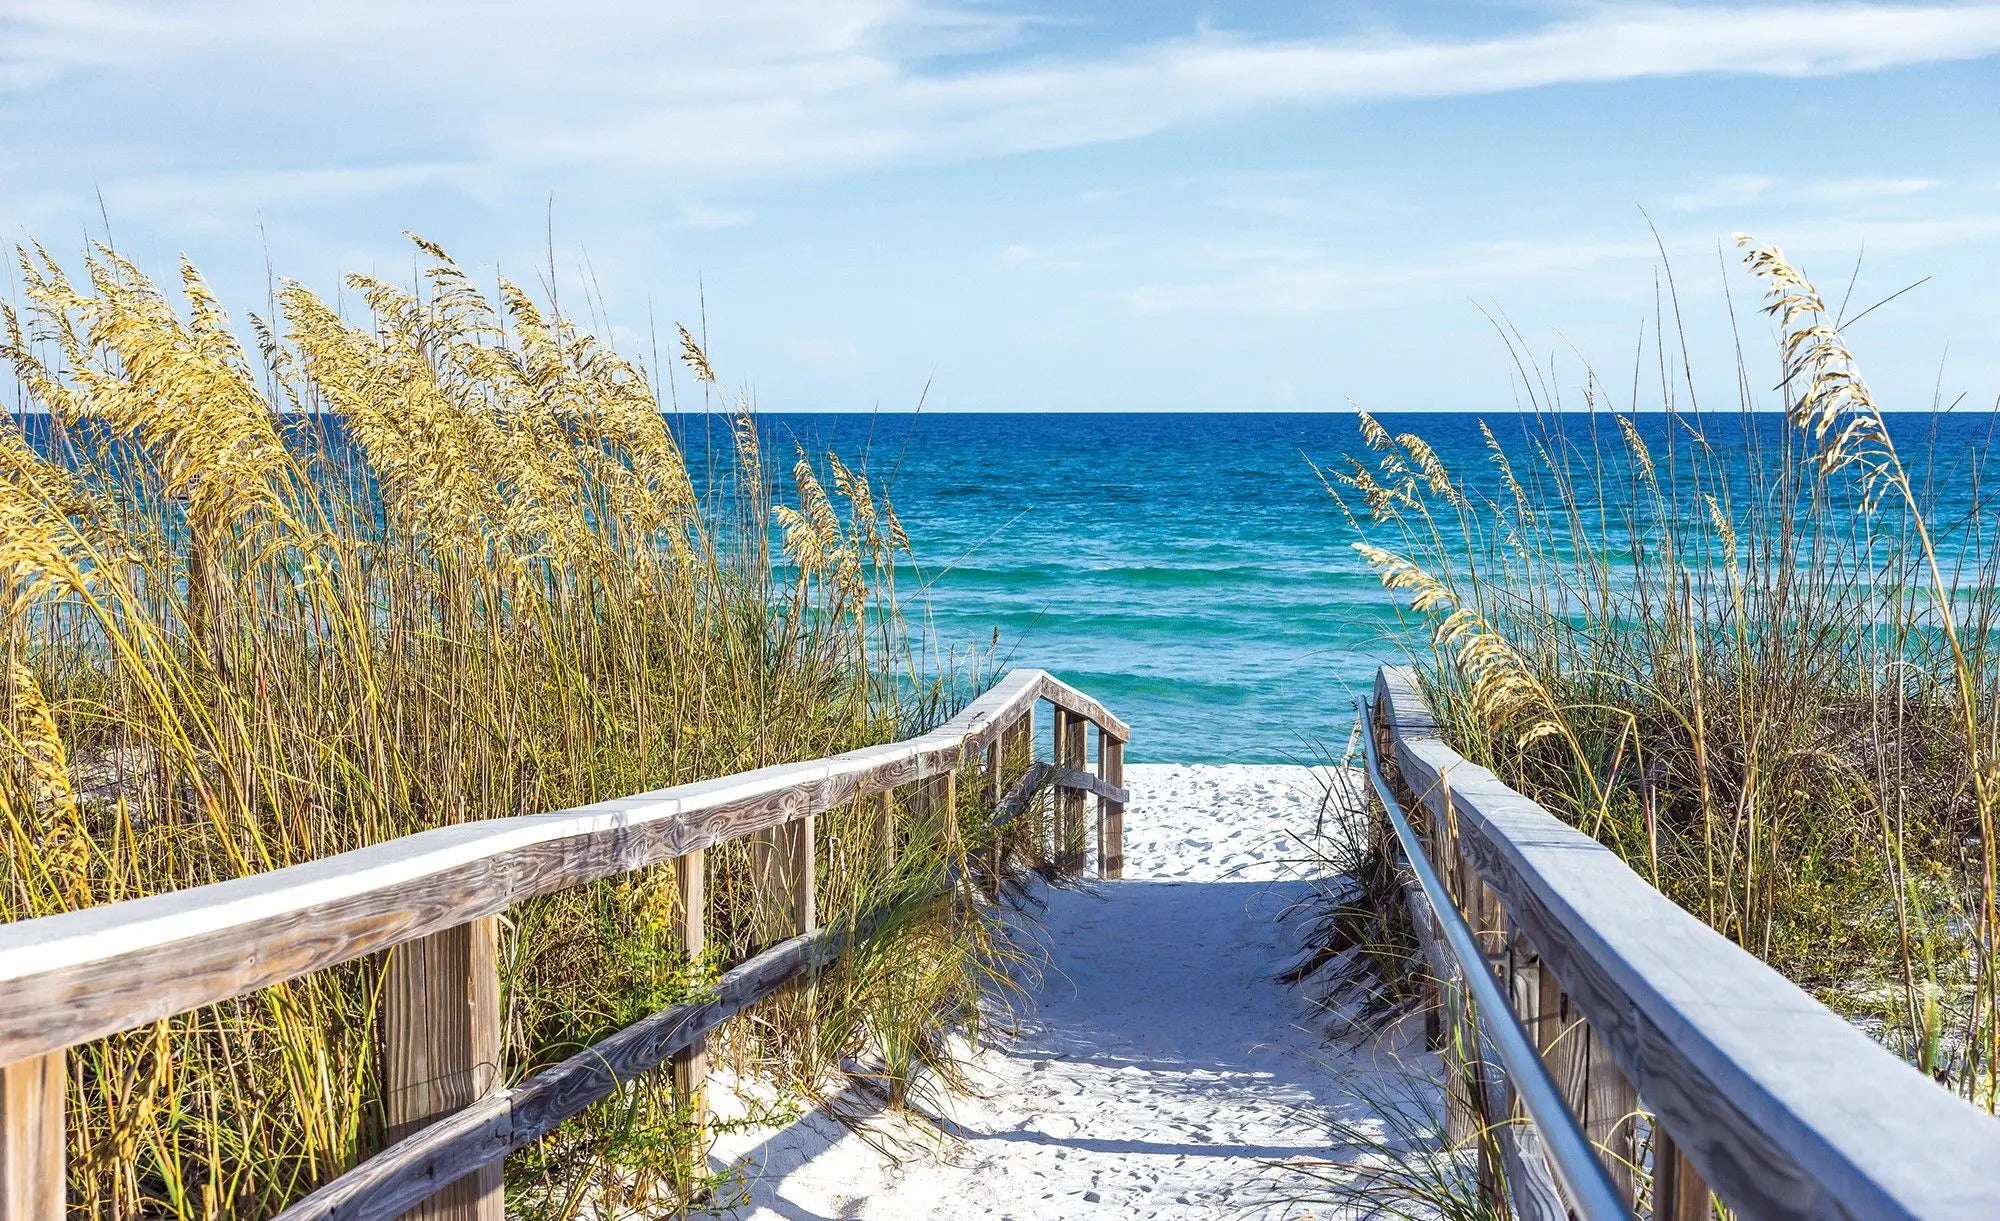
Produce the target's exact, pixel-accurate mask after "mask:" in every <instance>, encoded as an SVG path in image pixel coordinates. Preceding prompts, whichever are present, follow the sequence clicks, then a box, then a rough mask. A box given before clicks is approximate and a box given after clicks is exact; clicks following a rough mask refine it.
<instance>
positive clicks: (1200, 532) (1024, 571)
mask: <svg viewBox="0 0 2000 1221" xmlns="http://www.w3.org/2000/svg"><path fill="white" fill-rule="evenodd" d="M1485 418H1486V420H1487V421H1488V423H1489V424H1490V425H1491V426H1492V428H1493V430H1494V432H1495V433H1496V435H1498V436H1499V437H1500V438H1501V441H1502V444H1503V446H1505V447H1506V448H1507V449H1508V450H1510V451H1514V452H1515V454H1516V458H1517V460H1518V461H1520V462H1521V464H1522V466H1523V467H1524V468H1525V466H1526V461H1525V460H1526V458H1527V456H1528V453H1529V451H1530V449H1531V447H1532V446H1533V445H1535V444H1536V443H1537V442H1538V440H1542V441H1545V438H1546V433H1545V432H1544V429H1545V428H1546V427H1547V423H1546V421H1545V420H1544V421H1536V420H1526V419H1523V418H1522V417H1519V416H1512V415H1508V414H1506V413H1501V414H1498V415H1489V416H1486V417H1485ZM1478 419H1479V418H1478V417H1474V416H1470V415H1445V414H1424V415H1406V416H1384V417H1382V422H1383V423H1384V424H1385V425H1386V426H1387V427H1388V428H1389V429H1390V430H1391V431H1392V432H1400V431H1403V430H1405V429H1409V430H1412V431H1415V432H1417V433H1418V434H1419V435H1421V436H1423V437H1424V438H1425V439H1426V440H1427V441H1428V442H1429V443H1430V444H1431V445H1432V446H1433V447H1434V448H1435V449H1436V450H1437V451H1438V453H1439V455H1440V456H1441V457H1442V459H1443V460H1444V461H1445V463H1446V465H1447V466H1449V467H1450V468H1451V469H1452V470H1453V472H1454V473H1455V474H1457V475H1459V476H1461V477H1464V478H1467V479H1469V480H1471V481H1474V482H1476V483H1490V482H1492V481H1493V480H1494V479H1496V478H1497V476H1496V474H1495V469H1494V467H1493V464H1492V462H1491V461H1490V456H1489V454H1488V452H1487V450H1486V448H1485V444H1484V441H1483V439H1482V437H1481V435H1480V433H1479V430H1478ZM1992 423H1993V422H1992V419H1991V417H1989V416H1987V415H1985V414H1983V413H1981V414H1972V415H1967V416H1963V417H1956V416H1947V417H1942V423H1941V424H1938V423H1935V422H1934V421H1933V417H1931V416H1929V415H1923V416H1911V417H1902V418H1900V419H1899V421H1898V423H1897V425H1896V429H1895V431H1896V433H1897V434H1898V436H1899V438H1900V439H1901V440H1902V441H1903V442H1904V443H1905V445H1906V448H1907V449H1909V450H1912V451H1916V450H1925V451H1928V449H1929V444H1930V441H1931V439H1932V435H1931V434H1932V431H1933V429H1935V428H1942V429H1943V430H1944V431H1943V433H1942V434H1941V435H1940V439H1941V440H1942V441H1943V442H1944V444H1942V445H1940V446H1939V447H1938V449H1939V452H1940V453H1943V454H1947V455H1949V454H1963V453H1965V452H1967V451H1968V450H1969V449H1971V448H1973V447H1975V446H1978V445H1979V443H1980V442H1981V441H1982V440H1983V438H1984V437H1985V435H1986V433H1987V431H1988V430H1989V429H1990V428H1991V427H1992ZM760 426H761V430H762V431H763V432H764V434H765V435H766V438H767V454H769V455H771V457H770V458H769V459H767V461H771V462H772V464H773V465H776V464H777V463H776V459H777V457H778V456H779V455H783V456H785V457H786V458H789V457H790V456H791V454H792V448H791V445H792V442H793V441H794V440H796V441H797V442H798V443H800V444H802V445H803V446H804V447H805V449H806V450H807V451H808V452H813V451H823V450H826V449H828V448H831V449H833V450H835V451H837V452H839V453H841V454H843V455H844V456H846V457H847V458H848V459H850V460H852V461H862V460H865V462H866V464H867V468H868V471H869V473H870V475H871V476H872V477H873V478H874V479H875V480H876V481H877V483H878V484H879V485H880V486H883V487H885V488H886V489H887V491H888V494H889V496H890V498H891V500H892V501H893V503H894V505H895V506H896V510H897V512H898V514H899V516H900V517H901V519H902V521H903V523H904V525H905V527H906V528H907V530H908V532H909V534H910V536H911V540H912V545H913V549H914V551H915V555H916V560H917V563H916V565H915V567H914V570H913V572H912V574H911V575H912V576H915V577H918V578H919V580H920V582H921V589H922V591H923V594H924V598H923V599H922V600H921V601H915V600H913V601H912V604H911V609H912V611H913V612H915V611H917V610H919V609H923V608H925V607H926V605H927V610H928V614H929V616H930V620H931V624H930V627H931V632H930V636H931V639H932V640H933V641H935V642H937V643H938V644H939V645H940V646H942V647H944V648H947V649H949V648H952V647H957V648H959V649H961V650H966V649H977V650H980V651H981V652H982V653H983V652H984V651H985V650H986V649H987V648H988V647H989V646H990V645H991V644H992V642H993V641H994V639H995V636H996V634H997V637H998V650H997V655H996V656H997V660H998V661H999V662H1000V663H1001V664H1003V665H1015V666H1035V667H1040V668H1043V669H1047V670H1050V671H1052V672H1054V673H1056V674H1058V675H1060V676H1062V677H1063V678H1065V679H1067V680H1069V681H1070V682H1072V683H1075V684H1076V685H1078V686H1080V687H1082V688H1084V689H1085V690H1087V691H1089V692H1091V693H1092V694H1094V695H1096V696H1098V697H1099V698H1101V699H1103V700H1104V701H1105V702H1106V703H1107V704H1108V705H1109V706H1110V707H1111V708H1113V709H1114V710H1115V711H1117V712H1118V713H1119V715H1121V716H1122V717H1124V718H1125V719H1126V720H1127V721H1129V722H1130V723H1131V725H1132V730H1133V740H1132V743H1131V745H1130V748H1129V755H1128V757H1129V758H1132V759H1134V760H1150V761H1173V762H1219V761H1244V762H1251V761H1261V762H1285V761H1316V760H1319V759H1321V758H1324V757H1326V756H1327V755H1328V754H1329V753H1333V754H1337V753H1338V752H1339V751H1340V750H1341V749H1342V748H1343V747H1344V745H1345V742H1346V737H1347V732H1348V728H1349V726H1350V725H1351V724H1352V706H1353V698H1354V695H1355V694H1356V693H1357V692H1359V691H1362V690H1364V689H1366V687H1367V685H1368V684H1369V683H1371V682H1372V680H1373V675H1374V670H1375V667H1376V666H1378V665H1380V664H1381V663H1383V662H1384V661H1388V660H1393V659H1395V658H1397V657H1398V656H1400V654H1401V652H1402V646H1401V636H1400V634H1399V626H1398V618H1397V615H1396V612H1395V609H1394V607H1395V603H1394V602H1393V601H1392V600H1391V598H1390V595H1389V594H1388V593H1387V592H1386V591H1384V590H1383V589H1382V587H1381V585H1380V583H1379V581H1378V580H1377V578H1376V576H1375V575H1374V573H1373V572H1372V571H1371V570H1370V569H1368V567H1367V566H1366V565H1365V564H1364V563H1363V562H1362V560H1361V559H1360V557H1359V556H1357V555H1356V554H1355V553H1354V551H1353V550H1352V548H1351V546H1350V544H1351V543H1352V542H1353V541H1354V537H1355V536H1354V533H1353V530H1352V528H1351V527H1350V526H1349V525H1348V524H1347V522H1346V520H1345V518H1344V517H1343V516H1342V514H1341V513H1340V511H1339V510H1338V508H1337V507H1336V505H1335V504H1334V502H1333V500H1332V498H1331V497H1330V496H1329V495H1328V493H1327V492H1326V490H1325V489H1324V488H1323V487H1322V485H1321V483H1320V480H1319V477H1318V476H1317V475H1316V474H1315V472H1314V469H1313V466H1312V463H1313V462H1317V463H1319V464H1320V465H1321V466H1322V467H1325V468H1329V469H1335V468H1340V467H1341V466H1342V457H1343V455H1345V454H1350V453H1353V454H1360V453H1362V452H1363V446H1362V443H1361V438H1360V436H1359V434H1358V432H1357V422H1356V417H1355V416H1354V415H1353V414H1351V413H1342V414H1325V415H1317V414H1144V413H1103V414H1089V415H1081V414H1079V415H1053V414H1018V415H969V414H968V415H944V414H940V415H878V416H872V417H869V416H856V415H789V414H786V415H766V416H764V417H762V418H761V421H760ZM1704 427H1705V428H1706V429H1707V431H1708V434H1709V437H1710V440H1711V443H1712V444H1715V445H1718V446H1721V447H1723V448H1724V450H1725V452H1741V453H1744V454H1745V455H1747V454H1748V453H1749V451H1750V450H1751V448H1753V447H1752V445H1751V442H1752V441H1755V442H1757V443H1759V444H1761V445H1766V446H1768V445H1770V444H1772V443H1773V442H1774V441H1775V440H1776V439H1777V438H1778V437H1779V436H1780V435H1781V434H1782V430H1783V429H1784V428H1785V424H1784V421H1783V420H1782V418H1780V417H1777V416H1761V417H1756V418H1755V419H1754V420H1752V421H1751V422H1748V423H1746V422H1745V419H1744V417H1740V416H1736V415H1730V416H1728V417H1724V418H1720V419H1713V418H1712V419H1710V420H1708V421H1706V422H1705V423H1704ZM682 428H683V430H684V431H685V432H686V433H687V434H688V435H687V437H686V439H687V441H688V444H689V448H690V450H699V449H700V448H701V447H702V446H703V445H704V444H705V442H704V441H703V440H702V439H701V438H702V435H703V431H704V426H703V425H702V424H700V423H696V422H695V421H694V420H693V419H690V420H687V421H684V422H683V425H682ZM1560 428H1561V429H1562V431H1563V433H1564V434H1565V435H1566V436H1568V437H1569V438H1570V439H1571V440H1573V441H1578V442H1581V443H1588V442H1589V441H1590V439H1591V437H1590V431H1591V429H1593V428H1595V429H1596V430H1597V432H1598V433H1599V434H1600V439H1601V441H1602V444H1601V445H1600V446H1598V447H1597V448H1598V449H1600V450H1601V451H1602V452H1603V453H1604V454H1605V455H1606V456H1607V458H1608V460H1610V461H1612V462H1614V463H1615V462H1618V461H1621V460H1622V455H1623V453H1624V450H1623V446H1622V444H1621V443H1620V441H1619V439H1618V434H1617V430H1616V426H1615V424H1614V423H1613V422H1612V421H1611V419H1610V418H1609V417H1608V416H1603V415H1600V416H1598V417H1596V419H1595V422H1594V423H1593V421H1592V420H1591V419H1590V418H1588V417H1582V416H1572V417H1563V422H1562V423H1561V424H1560ZM1640 428H1641V431H1642V433H1644V434H1646V435H1647V437H1648V439H1649V442H1650V443H1652V444H1653V445H1654V447H1655V449H1656V452H1661V453H1663V452H1664V448H1665V442H1666V441H1667V439H1668V435H1669V433H1670V432H1673V431H1674V430H1676V429H1680V430H1683V431H1684V430H1685V428H1686V425H1685V424H1684V423H1676V422H1675V421H1673V420H1671V419H1669V418H1668V417H1665V416H1658V415H1655V416H1642V417H1640ZM707 429H708V434H709V436H711V437H712V438H713V442H714V444H715V445H717V446H720V447H726V446H727V443H728V442H727V436H728V434H727V425H726V423H722V422H720V421H718V422H716V423H712V424H709V425H707ZM1309 460H1310V461H1309ZM1731 469H1732V472H1733V477H1734V478H1735V479H1736V480H1737V481H1739V482H1745V481H1749V480H1752V479H1755V478H1758V477H1759V475H1758V473H1757V471H1756V468H1755V465H1754V464H1753V463H1752V462H1750V461H1748V460H1747V457H1746V459H1745V460H1744V461H1741V462H1736V463H1734V464H1733V465H1732V467H1731ZM1614 482H1615V481H1614ZM903 592H904V593H906V594H908V593H910V592H913V590H912V588H911V586H909V585H906V586H905V588H904V591H903Z"/></svg>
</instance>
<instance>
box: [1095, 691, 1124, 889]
mask: <svg viewBox="0 0 2000 1221" xmlns="http://www.w3.org/2000/svg"><path fill="white" fill-rule="evenodd" d="M1097 777H1098V779H1100V780H1102V781H1104V783H1106V784H1115V785H1117V786H1118V787H1119V788H1121V789H1122V788H1124V787H1125V743H1123V742H1121V741H1119V740H1118V739H1117V738H1114V737H1112V736H1111V735H1110V734H1108V733H1106V732H1104V730H1103V729H1101V728H1100V729H1099V730H1098V731H1097ZM1097 876H1098V877H1100V878H1122V877H1124V876H1125V805H1124V803H1123V802H1117V801H1112V800H1111V799H1110V798H1108V797H1100V798H1098V799H1097Z"/></svg>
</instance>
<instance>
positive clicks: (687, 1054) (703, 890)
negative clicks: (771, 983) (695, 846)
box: [673, 852, 708, 1149]
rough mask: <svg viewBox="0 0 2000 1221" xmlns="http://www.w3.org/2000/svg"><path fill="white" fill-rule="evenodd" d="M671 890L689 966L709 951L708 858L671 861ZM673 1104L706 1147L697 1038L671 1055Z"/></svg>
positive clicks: (703, 1074) (703, 1073)
mask: <svg viewBox="0 0 2000 1221" xmlns="http://www.w3.org/2000/svg"><path fill="white" fill-rule="evenodd" d="M674 890H675V892H676V895H677V896H678V898H679V899H680V918H681V948H682V950H683V952H685V953H686V954H687V957H688V960H689V961H690V962H692V961H694V960H696V959H698V958H700V957H701V956H702V954H703V952H704V951H706V950H707V948H708V857H707V854H706V853H703V852H690V853H688V854H687V855H685V856H682V857H677V858H675V860H674ZM673 1082H674V1101H675V1103H676V1104H677V1105H679V1106H681V1107H684V1108H686V1109H687V1111H688V1115H689V1118H690V1120H691V1121H692V1122H693V1126H694V1131H695V1140H696V1142H697V1143H698V1144H699V1145H700V1146H701V1147H702V1148H703V1149H706V1147H707V1144H708V1142H707V1138H706V1135H705V1133H706V1131H707V1124H708V1045H707V1041H706V1040H705V1039H703V1038H701V1037H700V1036H696V1037H695V1038H694V1039H693V1040H692V1041H691V1042H690V1043H689V1044H688V1045H687V1046H686V1047H685V1048H683V1049H681V1050H680V1051H677V1052H675V1053H674V1055H673Z"/></svg>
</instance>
